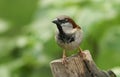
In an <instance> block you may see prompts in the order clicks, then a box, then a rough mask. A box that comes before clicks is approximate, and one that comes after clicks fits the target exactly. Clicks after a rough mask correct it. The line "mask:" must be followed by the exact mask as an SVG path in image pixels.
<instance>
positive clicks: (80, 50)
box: [78, 47, 85, 57]
mask: <svg viewBox="0 0 120 77" xmlns="http://www.w3.org/2000/svg"><path fill="white" fill-rule="evenodd" d="M78 49H79V54H80V56H81V57H83V56H85V54H84V53H83V52H82V49H81V48H80V47H79V48H78Z"/></svg>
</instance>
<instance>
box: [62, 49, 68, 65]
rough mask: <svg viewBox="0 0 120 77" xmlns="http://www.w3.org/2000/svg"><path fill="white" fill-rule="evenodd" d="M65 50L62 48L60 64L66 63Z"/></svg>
mask: <svg viewBox="0 0 120 77" xmlns="http://www.w3.org/2000/svg"><path fill="white" fill-rule="evenodd" d="M66 58H67V57H66V52H65V49H64V50H63V55H62V64H66V63H67V60H66Z"/></svg>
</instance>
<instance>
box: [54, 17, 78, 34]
mask: <svg viewBox="0 0 120 77" xmlns="http://www.w3.org/2000/svg"><path fill="white" fill-rule="evenodd" d="M52 22H53V23H54V24H56V25H57V28H58V30H59V32H62V31H63V32H66V31H67V32H69V31H71V30H73V29H74V28H80V27H79V26H78V25H77V24H76V23H75V22H74V21H73V20H72V19H71V18H70V17H69V16H66V15H61V16H58V17H56V19H54V20H53V21H52Z"/></svg>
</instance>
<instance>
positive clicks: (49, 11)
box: [0, 0, 120, 77]
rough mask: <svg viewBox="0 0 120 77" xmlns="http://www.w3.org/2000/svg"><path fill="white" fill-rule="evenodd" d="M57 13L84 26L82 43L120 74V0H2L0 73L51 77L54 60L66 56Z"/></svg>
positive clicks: (6, 76) (1, 76) (102, 65)
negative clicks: (57, 36) (60, 44)
mask: <svg viewBox="0 0 120 77" xmlns="http://www.w3.org/2000/svg"><path fill="white" fill-rule="evenodd" d="M58 15H68V16H70V17H72V18H73V19H74V20H75V21H76V23H77V24H79V25H80V26H81V27H82V29H83V31H84V40H83V42H82V44H81V48H82V49H83V50H86V49H88V50H90V51H91V53H92V55H93V58H94V60H95V62H96V63H97V65H98V66H99V68H100V69H105V70H108V69H113V70H114V71H115V72H116V73H117V74H118V75H120V72H119V71H120V1H119V0H64V1H63V0H0V77H52V74H51V71H50V67H49V62H50V61H52V60H54V59H57V58H61V55H62V49H61V48H60V47H58V46H57V45H56V43H55V41H54V34H55V30H56V26H54V24H52V23H51V21H52V20H53V19H54V18H55V17H56V16H58ZM119 77H120V76H119Z"/></svg>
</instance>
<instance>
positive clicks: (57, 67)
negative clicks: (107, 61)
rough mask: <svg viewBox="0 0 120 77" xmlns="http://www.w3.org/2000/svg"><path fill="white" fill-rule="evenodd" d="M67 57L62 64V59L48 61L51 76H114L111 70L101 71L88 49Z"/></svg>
mask: <svg viewBox="0 0 120 77" xmlns="http://www.w3.org/2000/svg"><path fill="white" fill-rule="evenodd" d="M82 53H83V55H80V54H76V55H73V56H70V57H67V63H66V64H62V59H58V60H53V61H51V63H50V66H51V70H52V74H53V77H116V76H115V74H114V73H113V72H112V71H107V72H106V71H101V70H99V69H98V67H97V66H96V64H95V63H94V61H93V59H92V57H91V54H90V52H89V51H88V50H85V51H83V52H82Z"/></svg>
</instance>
